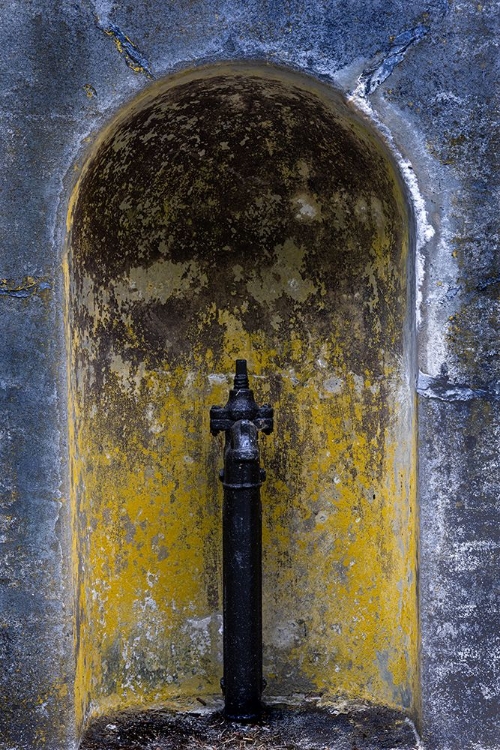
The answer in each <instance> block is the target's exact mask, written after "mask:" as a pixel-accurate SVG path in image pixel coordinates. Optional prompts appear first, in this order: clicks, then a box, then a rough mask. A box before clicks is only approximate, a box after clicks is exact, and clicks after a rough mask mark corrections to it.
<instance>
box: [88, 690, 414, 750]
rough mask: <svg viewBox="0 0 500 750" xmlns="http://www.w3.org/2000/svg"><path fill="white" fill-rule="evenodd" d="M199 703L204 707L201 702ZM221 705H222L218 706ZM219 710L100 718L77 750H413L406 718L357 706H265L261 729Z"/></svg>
mask: <svg viewBox="0 0 500 750" xmlns="http://www.w3.org/2000/svg"><path fill="white" fill-rule="evenodd" d="M203 703H206V701H205V700H203ZM221 705H222V703H221ZM220 708H221V706H220V707H217V705H215V706H213V705H206V706H203V704H202V703H200V707H199V710H193V711H190V712H187V713H175V712H172V711H166V710H161V709H158V710H150V711H148V712H143V713H137V712H125V713H121V714H119V715H116V716H104V717H100V718H99V719H97V720H96V721H94V722H93V723H92V724H91V726H90V728H89V729H88V731H87V733H86V735H85V738H84V740H83V743H82V744H81V746H80V750H196V749H197V748H198V749H199V750H219V748H223V749H224V750H247V748H256V749H257V750H266V749H267V748H273V749H274V750H382V749H383V748H386V749H389V748H391V749H394V750H395V749H396V748H398V750H399V749H400V750H417V749H418V748H419V747H421V745H420V742H419V738H418V735H417V733H416V731H415V728H414V726H413V724H412V722H411V721H409V719H408V718H407V717H405V715H404V714H402V713H401V712H399V711H395V710H392V709H388V708H383V707H380V706H377V707H375V706H370V705H368V704H365V705H363V704H358V705H355V706H352V705H349V706H345V705H344V706H340V707H335V708H332V707H330V708H321V707H318V705H317V702H316V701H315V700H311V701H310V702H309V705H307V704H306V705H304V704H302V705H301V706H296V707H290V706H284V705H280V704H276V705H273V706H268V707H267V709H266V711H265V714H264V717H263V719H262V721H261V723H260V724H257V725H247V726H245V725H242V724H234V723H230V722H227V721H225V720H224V718H223V717H222V715H221V712H220Z"/></svg>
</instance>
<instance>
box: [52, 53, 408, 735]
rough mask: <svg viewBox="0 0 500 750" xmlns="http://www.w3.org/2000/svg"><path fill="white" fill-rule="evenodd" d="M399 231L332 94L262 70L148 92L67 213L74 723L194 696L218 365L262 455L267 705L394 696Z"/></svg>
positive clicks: (211, 622)
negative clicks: (245, 374)
mask: <svg viewBox="0 0 500 750" xmlns="http://www.w3.org/2000/svg"><path fill="white" fill-rule="evenodd" d="M409 238H410V219H409V214H408V210H407V207H406V202H405V198H404V193H403V190H402V188H401V185H400V182H399V181H398V178H397V176H396V174H395V170H394V167H393V165H392V162H391V159H390V158H389V156H388V154H387V153H386V151H385V149H384V147H383V146H382V145H381V143H380V142H379V141H378V139H377V138H375V137H374V136H373V134H370V133H369V132H368V129H367V127H366V126H365V125H364V124H363V122H362V121H361V120H359V119H358V118H357V116H356V115H355V114H354V113H353V112H352V111H351V110H349V109H348V108H347V106H346V105H345V104H344V103H343V101H342V100H341V98H340V97H338V96H337V95H336V94H334V93H333V92H331V91H329V90H328V89H326V87H323V86H320V85H319V84H316V83H314V82H312V81H310V80H309V79H307V78H304V77H301V76H299V75H296V74H292V73H287V72H284V71H281V70H277V69H274V68H272V67H261V68H258V67H256V68H250V67H245V66H237V65H235V66H232V67H222V66H221V67H212V68H210V69H207V70H198V71H193V72H191V73H185V74H181V75H179V76H177V77H174V78H172V79H170V80H169V81H167V82H163V83H162V84H158V85H156V86H153V87H151V89H148V90H147V91H146V93H144V94H143V95H142V96H141V97H140V98H139V99H137V100H136V101H135V102H134V103H133V104H132V105H131V106H130V107H129V108H128V109H127V110H126V111H125V112H124V113H122V115H121V116H120V117H119V118H118V119H117V120H116V121H115V123H113V124H112V125H111V126H110V127H109V128H108V129H107V131H106V132H105V133H104V134H103V135H102V136H101V137H100V139H99V141H98V143H97V144H96V146H95V148H94V150H93V153H92V154H91V155H90V157H89V159H88V161H87V165H86V167H85V169H84V170H83V173H82V175H81V178H80V180H79V183H78V185H77V186H76V188H75V192H74V195H73V197H72V202H71V208H70V213H69V232H68V256H67V269H66V270H67V301H68V314H67V320H68V339H69V346H70V388H71V393H70V443H71V463H72V488H73V489H72V492H73V507H74V550H73V554H74V566H75V586H76V591H77V604H76V633H77V643H76V645H75V648H76V658H77V680H76V685H77V703H78V706H79V712H80V720H83V719H84V718H85V717H86V716H88V715H95V714H97V713H102V712H103V711H106V710H110V709H113V708H117V707H118V708H125V707H129V706H138V705H151V704H157V703H160V702H162V701H168V700H172V699H174V698H178V697H182V696H196V695H198V696H203V695H207V694H211V693H218V692H219V678H220V673H221V653H220V650H221V585H220V582H221V528H220V525H221V502H222V491H221V488H220V486H219V483H218V479H217V478H218V469H219V468H220V465H221V453H222V444H221V443H220V442H218V441H217V440H215V439H214V438H212V437H210V433H209V407H210V406H211V405H212V404H220V403H223V402H224V401H225V400H226V396H227V390H228V387H229V386H230V383H231V374H232V372H233V367H234V359H235V358H237V357H244V358H246V359H248V361H249V368H250V371H251V373H252V376H253V385H254V390H255V392H256V397H257V399H258V400H259V401H261V402H262V401H268V402H270V403H272V404H273V405H274V407H275V412H276V429H275V433H274V434H273V435H272V436H270V437H269V438H267V439H265V440H263V441H262V448H263V454H264V455H263V464H264V465H265V466H266V469H267V472H268V480H267V482H266V485H265V489H264V492H263V505H264V550H265V553H264V642H265V673H266V677H267V680H268V683H269V686H268V693H271V694H273V693H274V694H281V695H283V694H291V693H293V692H297V691H299V692H307V691H314V692H318V691H319V692H323V693H325V695H329V696H343V697H347V698H354V699H367V700H371V701H374V702H380V703H383V704H387V705H391V706H402V707H405V708H408V709H409V710H410V711H412V710H414V709H415V705H416V703H417V702H418V695H417V688H416V685H417V683H418V679H417V645H418V644H417V641H418V634H417V612H416V512H415V445H414V443H415V425H414V408H413V393H412V385H411V383H412V376H413V371H412V334H411V327H412V320H411V299H410V294H409V288H410V286H411V280H409V277H408V268H409V259H408V255H409Z"/></svg>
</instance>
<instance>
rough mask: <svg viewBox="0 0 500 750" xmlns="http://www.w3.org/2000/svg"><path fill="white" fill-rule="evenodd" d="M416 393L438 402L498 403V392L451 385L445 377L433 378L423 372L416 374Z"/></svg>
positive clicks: (490, 389) (499, 392)
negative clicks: (480, 400)
mask: <svg viewBox="0 0 500 750" xmlns="http://www.w3.org/2000/svg"><path fill="white" fill-rule="evenodd" d="M417 393H418V394H419V395H420V396H424V398H432V399H437V400H438V401H472V400H474V399H485V400H487V401H500V390H498V386H497V389H495V388H471V387H470V386H468V385H461V384H459V383H451V382H450V381H449V380H448V378H447V377H446V375H441V376H440V377H433V376H432V375H428V374H427V373H425V372H419V373H418V379H417Z"/></svg>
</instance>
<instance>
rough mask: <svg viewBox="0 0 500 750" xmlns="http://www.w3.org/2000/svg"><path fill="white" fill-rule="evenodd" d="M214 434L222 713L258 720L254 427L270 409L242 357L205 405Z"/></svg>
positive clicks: (268, 419)
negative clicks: (220, 446) (226, 386)
mask: <svg viewBox="0 0 500 750" xmlns="http://www.w3.org/2000/svg"><path fill="white" fill-rule="evenodd" d="M210 430H211V432H212V434H213V435H217V434H218V433H219V432H222V431H223V432H225V434H226V443H225V448H224V469H223V471H222V472H221V475H220V478H221V481H222V484H223V487H224V505H223V513H222V515H223V592H224V603H223V613H224V677H223V680H222V683H221V685H222V689H223V692H224V700H225V706H224V715H225V717H226V718H227V719H229V720H231V721H241V722H252V721H258V720H259V718H260V716H261V712H262V701H261V695H262V690H263V687H264V682H263V677H262V505H261V500H260V487H261V484H262V482H263V481H264V479H265V472H264V470H263V469H261V468H260V454H259V443H258V432H259V431H262V432H264V433H265V434H267V435H268V434H270V433H271V432H272V430H273V409H272V408H271V407H270V406H269V405H268V404H264V405H262V406H258V405H257V404H256V402H255V399H254V396H253V391H251V390H250V388H249V382H248V375H247V363H246V360H244V359H238V360H236V375H235V378H234V388H233V389H232V390H231V391H230V393H229V400H228V402H227V404H226V406H223V407H218V406H213V407H212V408H211V410H210Z"/></svg>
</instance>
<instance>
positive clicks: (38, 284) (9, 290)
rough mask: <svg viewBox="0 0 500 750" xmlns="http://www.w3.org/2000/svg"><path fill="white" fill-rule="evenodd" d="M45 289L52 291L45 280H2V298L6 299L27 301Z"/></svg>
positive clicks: (25, 278)
mask: <svg viewBox="0 0 500 750" xmlns="http://www.w3.org/2000/svg"><path fill="white" fill-rule="evenodd" d="M44 289H50V284H49V282H48V281H47V280H46V279H44V278H40V279H35V278H33V276H25V277H24V279H23V281H21V282H16V281H12V280H11V279H0V296H4V297H14V298H16V299H26V297H31V296H32V295H33V294H36V293H37V292H40V291H43V290H44Z"/></svg>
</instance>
